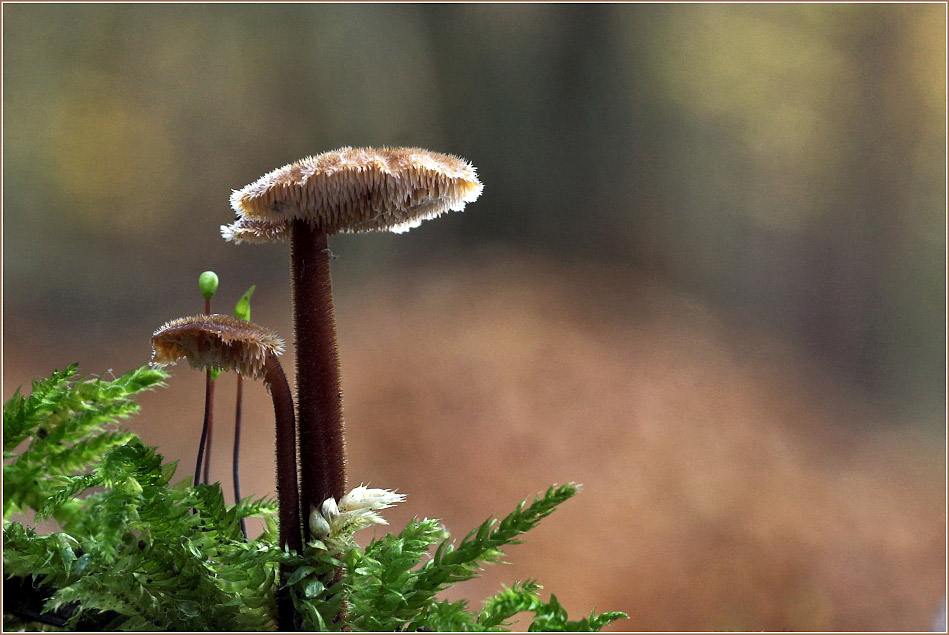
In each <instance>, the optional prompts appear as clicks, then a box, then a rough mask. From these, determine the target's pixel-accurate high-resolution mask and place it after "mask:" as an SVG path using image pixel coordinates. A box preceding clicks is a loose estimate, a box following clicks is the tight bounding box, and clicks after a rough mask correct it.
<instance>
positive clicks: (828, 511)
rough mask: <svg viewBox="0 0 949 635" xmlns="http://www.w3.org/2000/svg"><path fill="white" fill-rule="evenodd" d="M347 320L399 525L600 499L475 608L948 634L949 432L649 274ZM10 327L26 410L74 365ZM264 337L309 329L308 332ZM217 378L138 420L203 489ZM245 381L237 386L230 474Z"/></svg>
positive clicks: (255, 405) (267, 443) (454, 272)
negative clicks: (560, 488)
mask: <svg viewBox="0 0 949 635" xmlns="http://www.w3.org/2000/svg"><path fill="white" fill-rule="evenodd" d="M337 305H338V306H337V310H338V319H339V329H340V349H341V356H342V372H343V380H344V392H345V414H346V418H347V426H348V447H349V453H350V454H349V465H350V480H351V484H352V485H357V484H359V483H360V482H367V483H370V484H372V485H374V486H378V487H390V488H398V489H399V490H400V491H402V492H405V493H406V494H407V495H408V500H407V502H406V503H404V504H403V505H401V506H400V507H398V508H395V509H392V510H388V512H387V518H388V519H389V520H390V522H391V523H392V524H393V526H395V527H398V526H400V525H401V524H404V522H405V521H406V520H408V519H409V518H410V517H412V516H414V515H418V516H429V517H432V516H434V517H438V518H442V519H443V520H444V521H445V523H446V524H447V526H448V527H449V529H450V530H451V531H452V533H453V534H454V535H455V536H456V537H458V538H461V537H462V536H463V535H464V534H465V533H466V532H467V531H468V530H469V529H471V528H472V527H474V526H476V525H477V524H478V523H480V522H481V521H483V520H484V519H485V518H486V517H487V516H489V515H492V514H494V515H497V514H502V513H506V512H507V511H509V510H510V509H512V508H513V506H514V504H515V503H516V502H517V501H518V500H520V499H521V498H524V497H526V496H529V495H532V494H533V493H535V492H537V491H540V490H543V489H545V488H546V487H547V486H548V485H549V484H551V483H554V482H557V483H562V482H565V481H578V482H581V483H582V484H583V486H584V490H583V492H582V493H581V494H580V495H579V496H578V497H577V498H575V499H574V500H572V501H570V502H568V503H566V504H565V505H564V506H563V508H562V509H561V510H560V511H559V512H558V513H556V514H554V515H553V516H552V517H550V518H548V519H547V520H545V521H544V522H543V523H542V524H541V526H540V528H539V529H538V530H537V531H536V532H535V533H533V534H528V536H527V537H526V538H527V541H526V543H525V544H524V545H520V546H516V547H513V548H511V549H510V550H509V552H508V560H509V561H510V563H511V564H508V565H493V566H491V567H489V568H488V569H487V570H486V572H485V575H484V577H483V578H482V579H480V580H477V581H472V582H468V583H465V584H464V585H462V586H461V587H459V589H458V590H457V591H456V592H454V593H453V594H452V595H451V596H450V597H452V598H460V597H467V598H470V599H471V600H472V601H473V603H474V604H475V605H477V604H478V601H479V600H480V599H481V598H484V597H486V596H487V595H489V594H491V593H493V592H494V591H495V590H497V588H498V587H499V585H500V584H501V583H506V584H511V583H512V582H513V581H515V580H522V579H524V578H526V577H533V578H537V579H539V580H540V582H541V583H542V584H543V585H544V586H545V589H546V590H547V591H552V592H554V593H555V594H556V595H557V596H558V599H560V600H561V602H562V603H563V604H564V605H565V606H566V607H567V608H568V609H569V610H570V612H571V615H572V616H574V617H579V616H580V615H581V614H584V613H588V612H589V611H590V609H592V608H594V607H595V608H596V609H597V610H598V611H603V610H613V609H617V610H623V611H626V612H628V613H629V614H630V620H629V621H620V622H618V623H616V624H614V625H613V628H614V629H617V630H721V629H740V630H785V629H790V630H926V629H928V628H929V627H930V624H931V620H932V617H933V615H934V613H935V611H936V610H937V608H938V606H939V602H940V598H941V597H942V594H943V593H944V590H945V558H946V549H945V545H946V531H945V522H946V513H945V510H946V507H945V489H944V479H945V470H944V465H945V456H944V449H943V445H942V444H943V441H941V440H940V441H939V442H936V439H934V438H933V437H931V436H930V437H927V435H926V434H925V433H922V432H919V431H918V429H917V428H914V427H912V426H907V425H902V426H901V425H897V422H894V421H887V420H885V418H884V417H883V416H882V415H881V414H880V413H879V412H878V411H876V410H875V409H874V408H873V407H872V405H871V404H870V403H869V402H868V401H866V399H865V398H864V397H863V396H861V394H860V393H859V392H857V391H855V390H853V389H851V388H848V387H847V386H846V385H843V382H841V381H840V380H839V378H838V377H836V376H835V375H833V374H832V373H829V372H827V371H826V370H824V369H821V368H820V367H818V366H816V365H815V364H813V363H810V362H808V361H806V360H804V359H803V358H802V357H801V356H800V355H799V354H797V353H796V352H795V351H794V350H793V349H792V348H790V347H789V346H788V345H786V344H784V343H782V342H780V341H778V340H776V339H774V338H772V337H770V336H768V335H767V334H765V333H763V332H761V331H759V330H756V329H754V328H750V327H748V326H747V325H746V324H737V323H734V322H731V321H729V320H728V319H726V318H724V317H723V315H724V314H721V313H718V312H716V311H714V310H712V309H711V308H709V307H708V306H706V305H704V304H702V303H700V302H697V301H695V300H694V299H690V298H689V297H688V296H685V295H682V294H679V293H676V292H673V291H671V290H670V289H668V288H667V287H666V286H664V285H662V284H661V283H659V282H657V281H655V280H653V279H650V278H648V277H645V276H642V275H639V274H630V273H628V272H625V273H621V272H618V271H613V270H609V269H602V268H593V267H588V268H579V269H578V268H571V269H569V270H567V269H565V268H562V267H558V266H555V265H553V264H551V263H549V262H547V261H544V260H539V259H532V258H527V257H499V258H493V259H489V258H485V259H484V260H483V261H482V262H480V263H474V264H472V263H469V265H468V266H466V267H457V268H451V269H448V270H444V271H441V272H440V273H436V274H431V273H429V274H423V273H421V272H420V271H416V270H413V271H410V272H402V273H401V274H399V275H393V276H392V277H390V278H386V279H381V280H375V281H374V282H371V283H367V284H365V285H363V286H361V287H360V288H359V289H358V290H348V291H347V290H339V291H338V299H337ZM264 313H266V312H264ZM167 317H172V316H156V323H155V324H154V325H145V327H143V332H146V333H150V332H151V329H153V328H154V327H155V326H157V325H158V324H159V323H160V322H161V321H163V320H164V319H166V318H167ZM11 324H12V325H13V327H12V328H13V329H14V330H15V331H16V332H17V333H19V334H21V335H22V337H17V338H11V337H9V331H6V333H7V337H6V341H5V350H4V361H5V372H4V378H5V380H6V381H5V385H4V396H5V397H7V396H9V394H10V393H12V391H13V389H14V388H15V387H16V385H17V384H19V383H24V384H26V383H27V382H28V380H29V379H30V378H31V377H33V376H36V375H38V374H46V373H48V372H49V371H50V370H51V369H52V368H54V367H57V366H58V367H62V366H63V365H65V364H66V363H69V362H70V361H76V360H74V359H72V357H73V356H74V355H73V354H72V353H71V352H67V353H63V351H62V350H59V351H57V352H56V353H55V354H53V353H51V352H50V349H49V348H48V347H47V348H44V347H43V345H42V342H41V338H40V336H39V335H37V334H32V335H31V334H30V330H29V328H28V326H27V324H26V322H25V321H24V320H22V319H20V320H18V318H17V316H12V317H10V316H8V325H7V327H10V325H11ZM267 325H268V326H271V327H275V328H277V329H278V330H279V331H280V332H281V333H283V334H284V335H285V337H286V339H287V340H288V341H289V340H291V333H290V328H289V317H287V321H286V322H284V323H283V324H280V323H276V324H275V323H268V324H267ZM146 338H147V335H146ZM139 348H141V346H139ZM63 354H66V355H67V358H62V357H56V356H61V355H63ZM286 357H287V359H286V361H285V366H286V367H287V368H288V374H292V373H290V372H289V369H290V368H292V353H288V354H287V356H286ZM80 361H82V363H83V370H84V371H85V372H92V371H94V370H99V369H98V368H97V367H96V366H95V364H107V363H109V360H108V358H107V357H105V356H103V357H102V358H101V359H92V360H88V359H82V360H80ZM142 361H143V362H144V361H145V359H144V358H143V359H142ZM115 370H116V372H120V371H123V370H125V369H124V368H123V369H119V368H116V369H115ZM201 377H202V376H200V375H199V374H198V373H195V372H193V371H190V370H187V369H186V368H185V367H182V366H179V367H177V368H176V369H175V376H174V377H173V378H172V379H171V381H170V382H169V387H168V388H166V389H163V390H161V391H158V392H156V393H153V394H149V395H147V396H145V397H144V398H143V399H142V400H141V401H142V404H143V411H142V413H141V415H140V416H139V417H137V418H136V419H133V420H132V421H131V422H130V426H131V427H132V428H133V429H135V430H137V431H139V432H141V433H142V434H143V436H144V437H145V438H146V440H148V441H149V442H151V443H155V444H159V445H160V446H161V448H162V451H163V452H164V453H165V455H166V456H167V457H169V458H180V459H181V467H180V471H179V476H181V477H183V476H184V475H185V474H186V473H188V472H190V470H191V467H192V462H193V454H194V450H195V447H196V443H197V439H198V434H199V430H198V426H199V423H200V416H201V415H200V408H201V404H202V403H203V380H202V379H201ZM233 391H234V388H233V379H231V378H227V377H222V381H221V383H220V384H219V387H218V390H217V394H218V409H217V411H216V416H217V421H218V428H217V434H216V436H215V439H216V446H215V452H214V458H215V470H216V471H217V473H218V475H219V477H220V478H222V479H224V480H225V481H226V479H227V477H226V475H227V474H228V473H229V469H230V467H229V463H228V460H229V452H230V449H229V444H230V442H231V430H230V422H231V417H232V416H233V414H232V413H233ZM245 395H247V397H246V401H245V413H246V414H245V416H246V417H247V419H246V420H245V421H247V422H248V423H247V425H246V426H245V427H246V428H247V429H248V432H249V434H248V437H247V438H246V439H245V442H244V448H245V449H244V452H243V461H244V463H243V469H242V473H243V475H244V477H243V478H244V493H245V495H248V494H256V495H266V494H268V493H272V492H273V474H272V471H273V470H272V451H273V450H272V447H273V436H272V435H273V432H272V424H271V423H270V417H271V416H272V415H271V413H270V411H269V405H268V401H267V397H266V395H265V394H264V392H263V390H258V389H253V388H248V389H246V390H245ZM182 413H185V414H184V415H183V414H182ZM159 422H160V423H159ZM225 489H226V491H227V492H228V494H229V493H230V487H229V485H228V486H226V488H225ZM363 539H364V540H368V536H364V538H363ZM526 626H527V622H524V623H521V627H522V628H524V627H526Z"/></svg>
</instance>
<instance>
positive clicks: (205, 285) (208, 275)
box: [198, 271, 218, 300]
mask: <svg viewBox="0 0 949 635" xmlns="http://www.w3.org/2000/svg"><path fill="white" fill-rule="evenodd" d="M217 285H218V279H217V274H216V273H214V272H213V271H205V272H204V273H202V274H201V275H200V276H198V288H199V289H201V295H203V296H204V299H205V300H210V299H211V298H213V297H214V294H215V293H217Z"/></svg>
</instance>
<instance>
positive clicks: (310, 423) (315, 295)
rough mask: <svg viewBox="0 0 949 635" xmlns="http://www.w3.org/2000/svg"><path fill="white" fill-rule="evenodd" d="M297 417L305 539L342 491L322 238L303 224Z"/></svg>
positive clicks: (297, 261)
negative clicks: (317, 513)
mask: <svg viewBox="0 0 949 635" xmlns="http://www.w3.org/2000/svg"><path fill="white" fill-rule="evenodd" d="M290 260H291V277H292V286H293V328H294V334H295V338H296V341H295V346H296V373H297V375H296V387H297V413H298V422H299V429H300V463H301V465H300V468H301V469H300V477H301V483H300V494H301V509H302V512H303V514H302V515H303V523H304V534H305V535H309V526H308V525H309V513H310V509H311V508H314V507H315V508H317V509H318V508H319V507H320V505H322V504H323V501H324V500H326V499H327V498H329V497H331V496H332V497H333V498H335V499H336V500H339V499H341V498H342V497H343V494H344V493H345V488H346V455H345V441H344V436H343V433H344V430H343V408H342V392H341V391H340V379H339V352H338V350H337V347H336V318H335V316H334V313H333V284H332V280H331V278H330V265H329V261H330V254H329V249H328V247H327V240H326V233H325V232H323V231H321V230H318V229H314V228H313V227H312V226H311V225H310V224H309V223H308V222H307V221H305V220H294V221H293V222H292V224H291V227H290Z"/></svg>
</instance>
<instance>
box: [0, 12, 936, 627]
mask: <svg viewBox="0 0 949 635" xmlns="http://www.w3.org/2000/svg"><path fill="white" fill-rule="evenodd" d="M3 45H4V48H3V89H4V90H3V108H4V110H3V143H4V146H3V362H4V368H3V395H4V398H7V397H9V396H10V395H11V394H12V392H13V391H14V390H15V389H16V388H17V386H20V385H23V386H28V384H29V381H30V380H31V379H33V378H36V377H38V376H41V375H47V374H49V372H50V371H52V370H53V369H54V368H62V367H63V366H65V365H67V364H69V363H71V362H74V361H78V362H80V363H81V369H82V370H83V371H85V372H88V373H108V372H113V373H115V374H119V373H121V372H124V371H126V370H128V369H130V368H133V367H137V366H139V365H141V364H143V363H145V362H147V360H148V356H149V347H148V338H149V336H150V334H151V332H152V331H153V330H154V329H155V328H156V327H158V326H159V325H160V324H161V323H162V322H163V321H165V320H166V319H169V318H172V317H177V316H181V315H186V314H193V313H197V312H200V311H201V310H202V308H203V307H202V304H203V300H202V298H201V297H200V295H199V293H198V290H197V276H198V274H199V273H200V272H201V271H204V270H206V269H213V270H215V271H216V272H217V273H218V274H219V275H220V277H221V287H220V290H219V292H218V296H217V297H216V298H215V300H214V306H215V309H216V310H217V311H220V312H230V311H231V310H232V308H233V304H234V302H236V300H237V298H238V297H239V296H240V294H241V293H243V291H244V290H245V289H246V288H247V287H249V286H250V285H251V284H256V285H257V292H256V294H255V296H254V300H253V318H254V320H255V321H257V322H260V323H262V324H265V325H267V326H270V327H272V328H275V329H276V330H278V331H279V332H280V333H281V334H283V335H284V336H285V337H286V339H287V340H288V341H290V340H292V330H291V326H290V315H289V283H288V271H289V264H288V254H287V246H286V245H266V246H253V245H241V246H233V245H230V244H226V243H224V241H223V240H222V239H221V238H220V234H219V226H220V225H221V224H223V223H227V222H229V221H230V219H231V218H232V215H233V213H232V212H231V211H230V209H229V206H228V195H229V194H230V191H231V190H232V189H236V188H240V187H242V186H243V185H245V184H246V183H249V182H250V181H252V180H254V179H256V178H257V177H258V176H260V175H261V174H263V173H265V172H267V171H269V170H271V169H273V168H276V167H279V166H281V165H283V164H286V163H288V162H290V161H294V160H297V159H299V158H302V157H304V156H306V155H308V154H315V153H318V152H322V151H326V150H331V149H335V148H337V147H340V146H343V145H417V146H422V147H426V148H430V149H432V150H436V151H443V152H451V153H455V154H458V155H461V156H463V157H465V158H466V159H468V160H470V161H471V162H472V163H473V164H474V165H475V166H476V167H477V168H478V170H479V174H480V176H481V179H482V181H483V182H484V184H485V190H484V194H483V195H482V197H481V198H480V200H478V201H477V202H475V203H474V204H472V205H470V206H469V208H468V210H467V211H466V212H465V213H463V214H452V215H450V216H448V217H446V218H442V219H439V220H437V221H432V222H428V223H425V224H424V225H423V226H422V227H420V228H418V229H416V230H413V231H412V232H409V233H408V234H405V235H391V234H378V235H359V236H339V237H334V238H333V239H332V240H331V248H332V250H333V252H334V255H335V256H336V259H335V260H334V262H333V267H334V283H335V291H336V304H337V319H338V323H339V331H340V349H341V357H342V375H343V383H344V392H345V412H346V417H347V425H348V444H349V451H350V466H349V469H350V479H351V481H352V483H353V484H354V485H355V484H358V483H359V482H368V483H371V484H372V485H375V486H380V487H390V488H399V489H400V490H401V491H403V492H405V493H407V494H408V500H407V502H406V503H405V504H404V505H402V506H400V507H399V508H397V509H393V510H390V512H391V513H389V514H388V518H389V519H390V520H391V522H392V523H393V524H394V525H396V526H398V525H399V524H400V523H404V522H405V521H406V520H407V519H408V518H410V517H411V516H413V515H418V516H429V517H432V516H434V517H439V518H442V519H444V521H445V523H446V525H447V526H448V527H449V529H451V530H452V532H453V533H455V534H456V535H458V536H462V535H464V534H465V533H466V532H467V531H468V529H470V528H472V527H474V526H475V525H476V524H478V523H480V522H481V521H482V520H484V518H486V517H487V516H489V515H497V514H502V513H505V512H506V511H508V510H509V509H511V508H513V506H514V504H515V503H516V502H517V501H518V500H520V499H522V498H524V497H526V496H529V495H532V494H533V493H534V492H537V491H540V490H543V489H545V488H546V487H547V486H548V485H549V484H550V483H552V482H564V481H568V480H572V481H579V482H582V483H583V484H584V491H583V493H582V494H581V495H580V496H578V497H577V498H576V499H574V500H573V501H570V502H568V503H567V504H566V505H565V506H564V507H563V509H562V510H561V511H560V512H559V513H558V514H555V515H554V516H552V517H551V518H549V519H548V520H546V521H545V522H544V523H543V524H542V525H541V527H540V528H539V529H538V530H537V531H536V533H535V534H533V535H528V537H527V542H526V544H524V545H520V546H517V547H514V548H512V549H511V550H510V552H509V560H510V561H511V564H508V565H494V566H492V567H490V568H488V569H487V570H486V572H485V575H484V577H483V578H482V579H481V580H479V581H475V582H470V583H467V584H466V585H462V586H461V587H459V588H458V589H457V590H456V591H453V592H452V594H451V595H450V596H449V597H452V598H468V599H470V600H471V601H472V602H473V603H474V604H475V605H477V604H478V602H479V601H480V599H482V598H484V597H486V596H487V595H489V594H490V593H492V592H494V591H495V590H497V589H498V588H499V585H500V584H502V583H506V584H510V583H512V582H513V581H514V580H518V579H524V578H526V577H534V578H539V580H540V581H541V583H543V584H544V585H545V587H546V589H547V590H548V591H552V592H554V593H555V594H557V596H558V598H559V599H560V600H561V601H562V603H563V604H564V605H565V606H566V607H567V608H568V609H569V610H570V611H571V613H572V614H574V615H577V616H579V615H581V614H584V613H587V612H589V611H590V610H591V609H593V608H594V607H595V608H596V609H597V610H611V609H618V610H624V611H626V612H628V613H629V614H630V620H629V621H621V622H618V623H616V624H614V625H613V628H615V629H624V630H670V629H675V630H706V629H739V630H741V629H748V630H758V629H766V630H771V629H792V630H825V629H834V630H837V629H842V630H865V629H871V630H872V629H885V630H916V629H926V628H928V627H929V626H930V625H931V624H932V620H933V618H934V616H935V614H936V612H937V610H938V609H939V606H940V603H941V600H942V597H943V595H944V593H945V580H946V578H945V575H946V568H945V564H946V542H945V541H946V498H945V496H946V490H945V478H946V471H945V460H946V456H945V448H946V435H945V423H946V420H945V406H946V404H945V386H946V374H945V354H946V330H945V317H946V313H945V310H946V303H945V302H946V294H945V292H946V277H945V259H946V231H945V230H946V180H945V179H946V127H945V125H946V66H945V62H946V7H945V6H944V5H940V4H917V5H900V4H883V5H776V6H770V5H750V6H749V5H714V6H705V5H655V4H649V5H636V4H632V5H615V4H611V5H539V4H516V5H504V4H458V5H427V4H426V5H372V4H353V5H345V4H342V5H337V4H331V5H292V4H290V5H288V4H283V5H251V4H207V5H189V4H178V5H165V4H160V5H139V4H134V5H133V4H129V5H122V4H98V5H83V4H68V5H59V4H47V5H32V4H12V5H11V4H5V5H4V6H3ZM286 357H287V359H286V362H285V364H286V366H287V367H288V368H289V367H292V363H293V354H292V350H291V351H289V352H288V353H287V355H286ZM233 383H234V380H233V378H232V377H231V378H229V377H226V376H223V377H222V378H221V379H220V380H219V386H218V390H217V399H218V410H217V411H216V412H217V421H218V426H217V431H216V435H215V447H214V453H213V456H214V460H215V464H214V465H215V471H216V472H217V477H218V478H221V479H222V480H223V481H224V482H225V483H226V485H225V490H226V491H228V492H229V491H230V488H229V484H227V474H228V473H229V464H228V456H229V452H230V448H229V445H230V442H231V430H230V424H229V422H230V418H231V417H232V416H233V399H234V387H233ZM245 394H246V401H245V411H246V413H247V414H246V415H245V416H246V417H247V418H248V423H247V424H246V426H245V427H248V428H250V431H249V433H248V438H247V439H246V440H245V443H244V448H245V449H244V453H243V461H244V464H243V473H244V479H245V483H244V492H245V494H249V493H253V494H257V495H267V494H271V493H272V492H273V474H272V472H273V467H272V447H273V446H272V443H273V432H272V423H271V412H270V410H269V408H270V406H269V403H268V398H267V395H266V394H265V393H264V391H263V390H262V389H253V388H251V389H248V390H246V391H245ZM141 402H142V405H143V409H142V412H141V414H140V416H138V417H136V418H135V419H133V420H131V421H129V424H128V425H129V426H130V427H131V428H132V429H134V430H136V431H137V432H139V433H140V434H141V435H142V436H143V437H144V438H145V439H146V440H147V441H148V442H150V443H153V444H157V445H159V446H161V448H162V451H163V452H164V453H165V455H166V456H167V457H168V458H170V459H180V460H181V468H180V472H179V474H180V475H181V476H182V477H184V476H185V475H186V474H187V473H189V472H190V471H191V466H192V465H193V460H194V459H193V457H194V452H195V450H196V445H197V440H198V436H199V432H200V430H199V427H200V420H201V407H202V403H203V375H201V374H200V373H197V372H194V371H191V370H189V369H187V368H186V367H181V366H179V367H177V368H176V369H175V375H174V377H173V378H172V380H171V381H170V382H169V386H168V387H167V388H165V389H162V390H160V391H157V392H155V393H152V394H149V395H147V396H146V397H144V398H143V399H142V400H141ZM368 538H369V537H368V536H366V537H365V538H364V539H366V540H368ZM528 623H529V622H521V626H522V627H526V625H527V624H528Z"/></svg>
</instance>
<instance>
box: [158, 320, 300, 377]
mask: <svg viewBox="0 0 949 635" xmlns="http://www.w3.org/2000/svg"><path fill="white" fill-rule="evenodd" d="M282 352H283V340H282V339H280V338H279V337H278V336H277V334H276V333H274V332H273V331H271V330H270V329H267V328H264V327H262V326H258V325H257V324H254V323H252V322H245V321H244V320H239V319H237V318H234V317H231V316H229V315H216V314H215V315H195V316H193V317H183V318H177V319H174V320H170V321H168V322H165V323H164V324H163V325H162V326H161V327H160V328H159V329H158V330H157V331H155V333H154V334H153V335H152V360H151V364H152V365H154V366H164V365H166V364H174V363H176V362H177V361H178V359H180V358H182V357H184V358H186V359H187V360H188V363H189V364H190V365H191V367H192V368H202V369H203V368H208V367H214V368H223V369H224V370H234V371H237V372H238V373H240V374H241V375H244V376H245V377H250V378H252V379H264V376H265V375H266V371H265V369H264V367H265V365H266V363H267V356H268V355H270V354H274V355H279V354H280V353H282Z"/></svg>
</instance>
